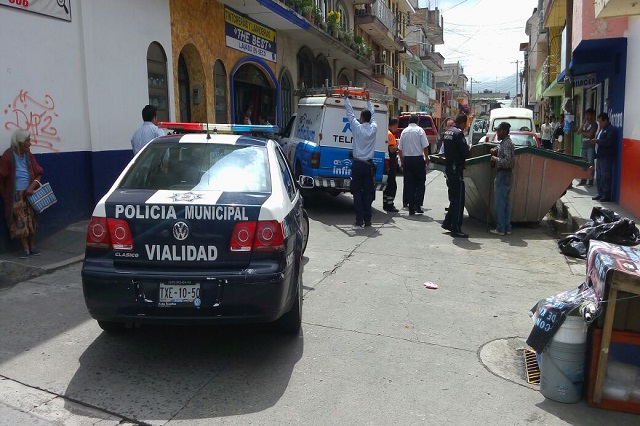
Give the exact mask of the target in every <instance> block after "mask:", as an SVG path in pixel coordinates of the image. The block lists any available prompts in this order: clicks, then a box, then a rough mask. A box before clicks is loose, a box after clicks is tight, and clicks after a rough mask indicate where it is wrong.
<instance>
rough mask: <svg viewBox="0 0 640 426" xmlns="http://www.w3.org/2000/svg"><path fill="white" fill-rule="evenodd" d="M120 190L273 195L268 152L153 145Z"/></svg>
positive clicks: (250, 148) (252, 148)
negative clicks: (271, 193)
mask: <svg viewBox="0 0 640 426" xmlns="http://www.w3.org/2000/svg"><path fill="white" fill-rule="evenodd" d="M120 188H122V189H154V190H161V189H180V190H199V191H207V190H209V191H228V192H271V178H270V174H269V160H268V157H267V149H266V148H265V147H260V146H239V145H222V144H213V143H207V144H202V143H194V144H189V143H180V144H171V143H166V144H162V143H154V144H152V145H150V146H148V147H147V148H146V149H145V150H144V151H143V152H142V153H141V154H140V156H139V157H138V158H137V159H136V161H135V163H134V164H133V165H132V166H131V169H129V171H128V173H127V175H126V176H125V177H124V179H123V180H122V183H121V184H120Z"/></svg>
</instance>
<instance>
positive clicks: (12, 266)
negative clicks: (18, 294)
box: [0, 254, 84, 289]
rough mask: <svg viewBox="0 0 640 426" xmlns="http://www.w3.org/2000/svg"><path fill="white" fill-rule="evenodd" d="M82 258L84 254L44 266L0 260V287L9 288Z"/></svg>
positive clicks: (79, 260)
mask: <svg viewBox="0 0 640 426" xmlns="http://www.w3.org/2000/svg"><path fill="white" fill-rule="evenodd" d="M83 260H84V254H80V255H78V256H74V257H70V258H68V259H65V260H61V261H60V262H56V263H51V264H49V265H44V266H40V267H38V266H25V265H22V264H20V263H17V262H11V261H8V260H0V289H4V288H9V287H12V286H14V285H15V284H18V283H21V282H23V281H28V280H30V279H32V278H37V277H39V276H42V275H47V274H50V273H52V272H55V271H57V270H58V269H62V268H64V267H67V266H71V265H74V264H76V263H78V262H82V261H83Z"/></svg>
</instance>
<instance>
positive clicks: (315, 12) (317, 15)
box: [311, 6, 323, 26]
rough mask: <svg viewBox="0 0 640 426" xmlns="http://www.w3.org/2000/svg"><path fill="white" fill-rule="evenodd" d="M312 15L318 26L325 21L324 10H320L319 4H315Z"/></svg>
mask: <svg viewBox="0 0 640 426" xmlns="http://www.w3.org/2000/svg"><path fill="white" fill-rule="evenodd" d="M311 16H312V17H313V20H314V21H315V23H316V25H318V26H322V24H323V22H322V11H321V10H320V8H319V7H318V6H314V7H313V10H312V11H311Z"/></svg>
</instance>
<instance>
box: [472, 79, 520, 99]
mask: <svg viewBox="0 0 640 426" xmlns="http://www.w3.org/2000/svg"><path fill="white" fill-rule="evenodd" d="M478 79H480V77H478ZM474 80H475V77H474ZM467 89H468V90H469V89H471V85H470V84H468V83H467ZM484 90H490V91H492V92H494V93H509V96H510V97H513V96H514V94H515V91H516V74H515V73H513V74H512V75H510V76H507V77H501V78H498V79H494V80H493V81H490V79H486V78H483V79H481V83H475V82H474V83H473V93H478V92H483V91H484Z"/></svg>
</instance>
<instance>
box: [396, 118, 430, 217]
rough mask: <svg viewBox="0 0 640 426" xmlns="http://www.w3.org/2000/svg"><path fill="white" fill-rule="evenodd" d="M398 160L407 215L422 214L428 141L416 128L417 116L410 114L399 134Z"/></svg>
mask: <svg viewBox="0 0 640 426" xmlns="http://www.w3.org/2000/svg"><path fill="white" fill-rule="evenodd" d="M398 149H399V150H400V159H401V162H402V166H403V170H404V190H403V191H406V193H407V205H408V207H409V214H410V215H414V214H424V211H423V210H422V203H423V202H424V192H425V182H426V180H427V164H429V141H428V140H427V134H426V133H425V132H424V129H423V128H422V127H420V126H418V115H417V114H411V117H409V125H408V126H407V127H406V128H405V129H404V130H403V131H402V133H401V134H400V144H399V145H398Z"/></svg>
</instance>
